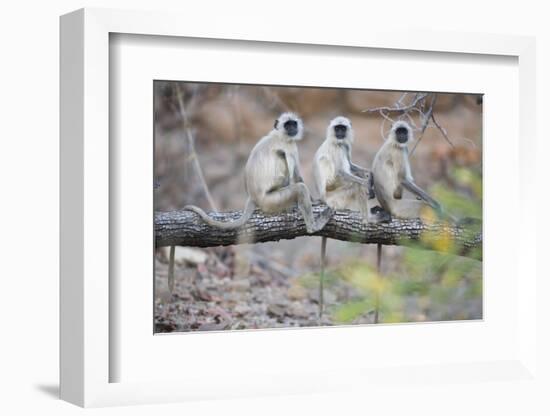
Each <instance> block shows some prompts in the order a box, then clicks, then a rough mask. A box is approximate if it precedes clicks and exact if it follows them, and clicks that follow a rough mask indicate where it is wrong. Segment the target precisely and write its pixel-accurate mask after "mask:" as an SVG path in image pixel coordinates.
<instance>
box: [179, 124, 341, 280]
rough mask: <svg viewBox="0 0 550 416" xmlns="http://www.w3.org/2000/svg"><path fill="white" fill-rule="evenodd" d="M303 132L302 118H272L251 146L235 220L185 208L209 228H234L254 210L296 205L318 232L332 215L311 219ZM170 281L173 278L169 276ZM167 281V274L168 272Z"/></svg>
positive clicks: (274, 210) (310, 228) (329, 212)
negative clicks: (241, 202) (302, 154)
mask: <svg viewBox="0 0 550 416" xmlns="http://www.w3.org/2000/svg"><path fill="white" fill-rule="evenodd" d="M303 132H304V128H303V123H302V120H301V119H300V118H299V117H298V116H297V115H296V114H293V113H283V114H281V115H280V116H279V118H278V119H277V120H275V125H274V126H273V129H272V130H271V131H270V132H269V133H268V134H267V136H264V137H263V138H262V139H260V141H259V142H258V143H257V144H256V145H255V146H254V148H253V149H252V151H251V152H250V156H249V157H248V161H247V162H246V166H245V189H246V191H247V193H248V200H247V201H246V205H245V208H244V213H243V215H242V216H241V217H240V218H239V219H238V220H235V221H229V222H222V221H216V220H214V219H212V218H210V217H209V216H208V215H207V214H206V213H205V212H204V211H203V210H202V209H200V208H199V207H196V206H192V205H189V206H186V207H185V208H184V209H185V210H188V211H193V212H195V213H197V214H198V215H199V216H200V217H201V218H202V220H203V221H205V222H206V223H207V224H208V225H210V226H212V227H217V228H221V229H235V228H239V227H241V226H242V225H244V224H245V223H246V221H248V220H249V219H250V217H251V216H252V214H253V212H254V210H255V209H256V208H259V209H260V210H261V211H262V212H264V213H266V214H271V213H279V212H282V211H285V210H287V209H289V208H292V207H293V206H294V205H295V204H298V208H299V209H300V211H301V213H302V216H303V217H304V221H305V224H306V230H307V232H308V233H309V234H312V233H315V232H317V231H320V230H321V229H322V228H323V227H324V226H325V224H326V223H327V222H328V221H329V219H330V218H331V216H332V210H331V209H330V208H326V209H325V210H324V211H323V212H321V213H320V214H319V217H318V218H317V219H314V218H313V209H312V205H311V196H310V193H309V190H308V188H307V187H306V185H305V184H304V181H303V179H302V175H301V174H300V166H299V164H300V161H299V156H298V146H297V145H296V142H297V141H299V140H301V139H302V136H303ZM172 281H173V277H172ZM169 282H170V275H169Z"/></svg>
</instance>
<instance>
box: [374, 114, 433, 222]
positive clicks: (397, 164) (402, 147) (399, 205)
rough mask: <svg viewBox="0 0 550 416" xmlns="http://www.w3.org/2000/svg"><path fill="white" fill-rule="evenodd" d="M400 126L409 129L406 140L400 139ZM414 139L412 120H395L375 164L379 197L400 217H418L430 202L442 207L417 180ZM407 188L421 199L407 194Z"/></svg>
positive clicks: (393, 214) (381, 202)
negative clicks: (412, 158)
mask: <svg viewBox="0 0 550 416" xmlns="http://www.w3.org/2000/svg"><path fill="white" fill-rule="evenodd" d="M400 129H406V132H407V134H406V140H405V141H403V142H399V141H398V138H397V135H396V132H397V131H398V130H400ZM400 131H401V130H400ZM401 137H404V136H403V135H402V136H401ZM412 140H413V132H412V129H411V127H410V126H409V124H408V123H407V122H405V121H397V122H395V123H394V124H393V126H392V128H391V130H390V133H389V135H388V138H387V139H386V141H385V142H384V144H383V145H382V147H381V148H380V150H378V153H376V156H375V157H374V163H373V166H372V172H373V175H374V191H375V193H376V197H377V199H378V201H379V202H380V205H381V206H382V208H384V209H385V210H386V211H388V212H389V213H390V214H391V215H392V216H395V217H397V218H418V217H419V216H420V213H421V210H422V209H423V208H425V207H426V206H427V205H429V206H431V207H432V208H433V209H434V210H436V211H438V212H440V211H441V208H440V206H439V204H438V203H437V201H435V200H434V199H433V198H431V197H430V196H429V195H428V194H426V192H425V191H423V190H422V189H421V188H419V187H418V186H417V185H416V184H415V183H414V179H413V177H412V173H411V165H410V163H409V149H408V144H409V142H411V141H412ZM403 189H407V190H408V191H410V192H412V193H413V194H414V195H415V196H416V197H418V198H420V199H412V198H404V197H403Z"/></svg>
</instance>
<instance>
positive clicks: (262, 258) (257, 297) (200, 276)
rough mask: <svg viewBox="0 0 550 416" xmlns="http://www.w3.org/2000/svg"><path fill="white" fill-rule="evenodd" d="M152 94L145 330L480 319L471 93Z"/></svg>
mask: <svg viewBox="0 0 550 416" xmlns="http://www.w3.org/2000/svg"><path fill="white" fill-rule="evenodd" d="M153 89H154V109H153V113H154V175H155V177H154V178H153V179H154V189H153V192H154V204H155V218H154V232H155V250H154V253H152V255H154V259H155V262H154V264H155V269H154V295H155V299H154V322H155V328H154V332H155V333H168V332H196V331H232V330H254V329H274V328H297V327H319V326H339V325H365V324H390V323H408V322H436V321H456V320H475V319H482V317H483V308H482V306H483V290H482V288H483V280H482V242H483V241H482V195H483V170H482V150H483V143H482V118H483V117H482V114H483V112H482V110H483V97H482V95H480V94H465V93H464V94H463V93H443V92H422V91H381V90H358V89H343V88H314V87H297V86H269V85H237V84H223V83H197V82H180V81H177V82H176V81H164V80H158V81H154V82H153Z"/></svg>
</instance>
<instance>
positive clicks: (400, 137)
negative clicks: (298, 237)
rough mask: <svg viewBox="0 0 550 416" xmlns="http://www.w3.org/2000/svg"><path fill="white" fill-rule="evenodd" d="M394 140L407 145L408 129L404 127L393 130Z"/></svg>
mask: <svg viewBox="0 0 550 416" xmlns="http://www.w3.org/2000/svg"><path fill="white" fill-rule="evenodd" d="M395 140H397V142H398V143H400V144H404V143H407V141H408V140H409V129H407V128H406V127H398V128H397V129H395Z"/></svg>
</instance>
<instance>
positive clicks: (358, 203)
mask: <svg viewBox="0 0 550 416" xmlns="http://www.w3.org/2000/svg"><path fill="white" fill-rule="evenodd" d="M352 143H353V128H352V126H351V122H350V120H349V119H347V118H346V117H341V116H340V117H336V118H335V119H333V120H332V121H331V122H330V124H329V126H328V128H327V135H326V139H325V141H324V142H323V143H322V144H321V146H320V147H319V149H318V150H317V153H316V154H315V160H314V164H313V174H314V177H315V185H316V187H317V192H318V193H319V196H320V199H321V200H322V201H323V202H325V203H326V204H327V205H328V206H329V207H330V208H333V209H350V210H354V211H359V212H360V213H361V216H362V218H363V222H364V223H367V222H380V221H383V220H384V219H385V218H384V214H385V213H384V212H382V211H380V210H379V211H376V210H373V211H371V201H372V200H374V197H375V195H374V190H373V186H372V185H373V184H372V175H371V173H370V172H369V171H368V170H366V169H364V168H362V167H360V166H357V165H355V164H353V163H352V161H351V146H352ZM326 246H327V239H326V237H323V239H322V242H321V274H320V277H319V279H320V281H319V320H321V318H322V314H323V279H324V273H325V257H326Z"/></svg>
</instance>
